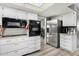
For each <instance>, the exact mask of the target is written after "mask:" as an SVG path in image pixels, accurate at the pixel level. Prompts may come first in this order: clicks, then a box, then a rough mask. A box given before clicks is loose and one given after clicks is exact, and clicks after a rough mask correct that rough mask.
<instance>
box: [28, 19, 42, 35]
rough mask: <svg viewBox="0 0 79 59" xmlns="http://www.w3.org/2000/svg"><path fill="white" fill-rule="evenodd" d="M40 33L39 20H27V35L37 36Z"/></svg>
mask: <svg viewBox="0 0 79 59" xmlns="http://www.w3.org/2000/svg"><path fill="white" fill-rule="evenodd" d="M40 33H41V27H40V21H36V20H29V36H39V35H40Z"/></svg>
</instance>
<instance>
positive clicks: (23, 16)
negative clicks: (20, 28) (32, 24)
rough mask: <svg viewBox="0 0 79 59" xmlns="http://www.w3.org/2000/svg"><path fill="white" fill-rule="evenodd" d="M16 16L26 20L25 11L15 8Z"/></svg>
mask: <svg viewBox="0 0 79 59" xmlns="http://www.w3.org/2000/svg"><path fill="white" fill-rule="evenodd" d="M17 18H18V19H25V20H27V13H26V12H23V11H19V10H17Z"/></svg>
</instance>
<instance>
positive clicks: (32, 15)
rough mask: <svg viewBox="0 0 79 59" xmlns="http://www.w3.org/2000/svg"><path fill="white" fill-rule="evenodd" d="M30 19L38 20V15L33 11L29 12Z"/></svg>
mask: <svg viewBox="0 0 79 59" xmlns="http://www.w3.org/2000/svg"><path fill="white" fill-rule="evenodd" d="M28 19H29V20H38V15H37V14H33V13H28Z"/></svg>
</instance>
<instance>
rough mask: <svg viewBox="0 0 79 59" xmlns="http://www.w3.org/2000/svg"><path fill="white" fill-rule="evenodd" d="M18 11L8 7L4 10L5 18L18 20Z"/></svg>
mask: <svg viewBox="0 0 79 59" xmlns="http://www.w3.org/2000/svg"><path fill="white" fill-rule="evenodd" d="M16 13H17V12H16V10H15V9H12V8H8V7H4V8H3V17H10V18H16V17H17V16H16Z"/></svg>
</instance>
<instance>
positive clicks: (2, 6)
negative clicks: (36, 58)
mask: <svg viewBox="0 0 79 59" xmlns="http://www.w3.org/2000/svg"><path fill="white" fill-rule="evenodd" d="M27 6H28V7H27ZM78 8H79V4H71V3H63V4H62V3H54V4H53V3H46V4H41V3H37V4H30V3H24V4H23V3H11V4H10V3H0V56H29V55H39V53H40V55H44V56H45V55H49V56H50V55H52V56H54V55H55V54H56V53H59V52H56V53H55V54H52V53H53V52H52V53H49V51H47V52H48V53H47V52H46V51H45V50H46V49H48V50H49V49H51V51H53V49H55V50H59V51H60V50H61V51H62V50H63V51H64V50H65V52H66V51H67V52H68V53H71V54H73V53H74V52H75V51H77V52H78V49H79V40H78ZM51 51H50V52H51ZM46 53H47V54H46ZM71 54H70V55H71ZM75 54H76V53H75ZM77 54H78V53H77ZM59 55H61V56H62V53H61V52H60V53H59ZM64 55H65V54H64ZM56 56H58V55H56Z"/></svg>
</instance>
